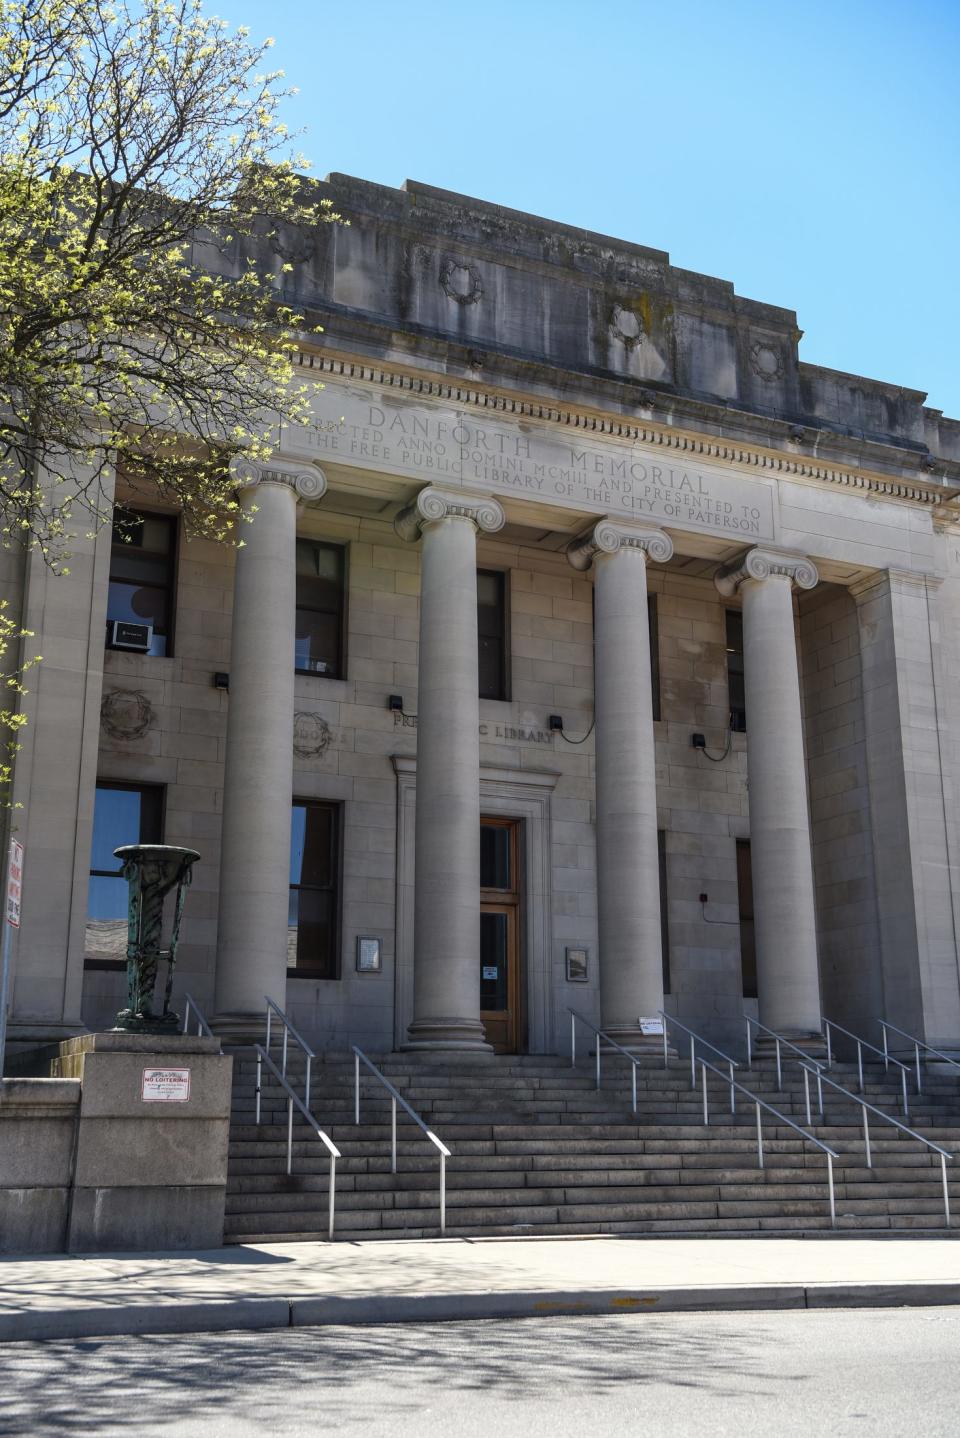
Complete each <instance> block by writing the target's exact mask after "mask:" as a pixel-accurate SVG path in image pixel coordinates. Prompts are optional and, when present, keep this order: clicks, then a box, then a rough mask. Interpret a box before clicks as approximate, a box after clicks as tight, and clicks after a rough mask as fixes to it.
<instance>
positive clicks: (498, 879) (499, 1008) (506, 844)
mask: <svg viewBox="0 0 960 1438" xmlns="http://www.w3.org/2000/svg"><path fill="white" fill-rule="evenodd" d="M520 915H521V872H520V821H519V820H518V819H499V818H492V817H482V818H481V820H480V1018H481V1021H482V1023H483V1027H484V1032H485V1035H486V1039H487V1043H488V1044H492V1045H493V1048H494V1050H495V1051H496V1052H497V1053H499V1054H515V1053H520V1052H521V1051H522V1049H523V1047H524V1045H525V1032H524V1030H525V1016H524V1002H523V999H524V985H523V972H522V969H523V957H522V944H521V922H520Z"/></svg>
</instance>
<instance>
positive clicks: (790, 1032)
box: [751, 1029, 827, 1059]
mask: <svg viewBox="0 0 960 1438" xmlns="http://www.w3.org/2000/svg"><path fill="white" fill-rule="evenodd" d="M777 1033H778V1034H779V1035H780V1037H781V1038H782V1039H785V1040H786V1041H787V1042H788V1043H791V1044H796V1046H797V1048H798V1049H803V1052H804V1053H805V1054H808V1055H809V1056H810V1058H812V1059H819V1058H825V1057H826V1052H827V1045H826V1041H825V1039H824V1037H823V1034H821V1033H816V1032H812V1031H811V1030H810V1029H778V1030H777ZM751 1046H752V1049H753V1052H754V1053H755V1054H756V1055H757V1057H758V1058H764V1059H766V1058H773V1056H774V1054H775V1053H776V1050H777V1041H776V1039H772V1038H771V1037H770V1035H769V1034H756V1033H755V1034H754V1035H753V1038H752V1043H751ZM780 1053H781V1055H782V1056H783V1057H784V1058H789V1057H790V1053H791V1050H790V1049H788V1048H784V1047H783V1046H782V1045H781V1049H780ZM794 1057H796V1055H794Z"/></svg>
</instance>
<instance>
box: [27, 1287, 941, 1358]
mask: <svg viewBox="0 0 960 1438" xmlns="http://www.w3.org/2000/svg"><path fill="white" fill-rule="evenodd" d="M933 1304H945V1305H948V1304H960V1282H956V1281H955V1280H946V1281H944V1282H942V1283H938V1282H932V1283H931V1282H928V1281H927V1282H922V1283H830V1284H813V1285H809V1286H806V1285H803V1284H767V1285H753V1286H749V1285H743V1284H741V1285H727V1286H714V1287H706V1286H705V1287H697V1288H694V1287H688V1288H661V1289H646V1290H644V1289H623V1290H615V1289H600V1290H597V1291H595V1292H583V1291H579V1292H578V1291H564V1290H557V1291H547V1290H531V1291H528V1292H522V1293H450V1294H444V1293H425V1294H378V1295H364V1296H363V1297H358V1298H341V1297H337V1296H324V1297H318V1298H293V1299H289V1298H236V1299H227V1300H216V1299H212V1300H209V1301H207V1302H203V1301H200V1302H196V1301H190V1302H184V1303H177V1302H176V1301H175V1300H170V1299H167V1300H166V1301H164V1302H158V1303H142V1304H125V1305H123V1306H117V1307H116V1308H106V1307H99V1306H98V1307H93V1306H91V1307H84V1308H72V1309H67V1310H55V1311H46V1312H40V1311H33V1312H30V1311H24V1312H19V1313H18V1312H14V1311H12V1310H10V1309H8V1310H7V1311H6V1312H0V1343H2V1342H6V1343H18V1342H19V1343H23V1342H34V1341H38V1340H49V1339H79V1338H109V1337H123V1336H133V1335H136V1334H147V1333H157V1334H160V1333H223V1332H230V1331H238V1330H246V1331H253V1330H257V1329H273V1328H291V1327H293V1328H301V1327H303V1328H306V1327H324V1326H330V1325H333V1324H351V1325H358V1324H381V1323H452V1322H457V1321H458V1320H468V1319H496V1318H504V1319H507V1318H552V1317H588V1316H601V1315H605V1316H608V1317H609V1316H610V1315H615V1314H631V1315H637V1316H642V1315H644V1314H648V1313H654V1314H656V1313H720V1312H737V1311H740V1312H745V1311H753V1312H757V1311H763V1310H767V1311H770V1310H777V1311H779V1310H794V1311H796V1310H799V1309H822V1308H896V1307H904V1308H906V1307H929V1306H931V1305H933Z"/></svg>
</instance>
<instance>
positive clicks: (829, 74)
mask: <svg viewBox="0 0 960 1438" xmlns="http://www.w3.org/2000/svg"><path fill="white" fill-rule="evenodd" d="M206 8H207V10H208V11H209V12H211V13H214V12H215V13H219V14H222V15H223V16H224V17H225V18H226V19H228V20H230V21H231V22H234V23H236V24H246V25H249V26H250V27H251V30H252V32H253V35H254V36H258V37H259V36H266V35H271V36H273V37H274V39H275V41H276V47H275V50H274V55H275V57H276V63H277V64H278V65H280V66H282V67H283V69H284V70H285V71H286V73H287V78H288V82H289V83H290V84H293V85H297V86H298V87H299V90H300V93H299V95H298V96H297V97H296V98H295V99H294V100H292V101H290V102H289V105H288V107H287V115H288V119H289V121H290V123H291V125H293V126H296V127H302V128H303V129H304V130H305V132H306V133H305V134H304V135H303V136H302V137H301V138H300V140H299V142H298V143H299V145H300V147H301V149H302V150H303V152H304V153H305V155H306V156H307V157H308V158H309V160H310V161H311V168H312V173H314V174H317V175H320V176H323V175H325V174H327V173H328V172H329V171H332V170H339V171H343V172H346V173H347V174H354V175H359V176H361V177H363V178H365V179H369V180H376V181H379V182H381V183H383V184H388V185H400V184H402V182H403V180H404V179H405V178H406V177H408V176H409V177H410V178H412V179H416V180H421V181H424V182H426V183H428V184H433V185H439V186H441V187H444V188H446V189H452V190H458V191H460V192H462V193H464V194H467V195H474V196H477V197H479V198H482V199H485V200H491V201H495V202H497V203H500V204H504V205H509V206H511V207H513V208H516V209H521V210H528V211H531V212H533V213H535V214H539V215H544V216H547V217H549V218H551V219H556V220H562V221H565V222H567V223H570V224H575V225H582V226H584V227H586V228H588V229H592V230H598V231H601V232H604V233H607V234H610V235H613V236H617V237H619V238H622V239H628V240H632V241H635V242H636V243H638V244H644V245H650V246H652V247H654V248H656V249H663V250H668V251H669V252H670V255H671V258H672V259H673V262H674V263H675V264H677V265H681V266H684V267H686V268H688V269H693V270H699V271H702V272H705V273H707V274H712V275H718V276H721V277H722V278H723V279H727V280H731V281H732V282H733V283H734V285H735V287H736V290H737V292H738V293H739V294H742V295H747V296H749V297H751V298H753V299H757V300H763V301H766V302H767V303H770V304H777V305H783V306H784V307H786V308H788V309H794V310H796V312H797V317H798V322H799V324H800V327H801V329H803V330H804V332H805V333H804V338H803V340H802V341H801V346H800V355H801V358H802V359H804V360H807V361H809V362H810V363H814V364H822V365H828V366H830V367H831V368H834V369H839V370H848V371H852V372H854V373H858V374H864V375H868V376H871V377H872V378H876V379H882V380H886V381H889V382H891V383H895V384H902V385H906V386H908V387H910V388H913V389H919V390H926V391H928V392H929V400H928V403H929V404H931V405H933V406H934V407H936V408H939V409H943V410H944V411H945V412H946V413H947V414H950V415H953V416H955V417H960V359H958V349H960V345H958V340H960V242H958V231H960V154H958V151H960V145H958V140H960V81H958V75H960V0H899V3H893V0H870V3H866V0H863V3H860V0H835V3H832V4H830V3H823V0H794V3H793V4H791V5H785V4H783V3H782V0H781V3H780V4H779V5H778V4H775V3H768V4H760V3H754V0H716V3H708V0H687V3H684V4H676V3H674V4H670V3H663V0H657V3H651V0H633V3H628V0H594V3H592V4H588V3H583V0H581V3H572V0H551V3H547V0H513V3H512V4H511V3H508V0H483V3H482V4H480V5H466V4H447V3H439V0H393V3H387V0H366V3H360V4H353V5H350V4H344V3H343V0H340V3H337V4H336V5H327V4H324V3H317V0H306V3H304V0H300V3H296V4H295V3H293V0H271V3H265V0H218V3H217V4H216V5H214V4H213V3H212V0H208V3H207V7H206Z"/></svg>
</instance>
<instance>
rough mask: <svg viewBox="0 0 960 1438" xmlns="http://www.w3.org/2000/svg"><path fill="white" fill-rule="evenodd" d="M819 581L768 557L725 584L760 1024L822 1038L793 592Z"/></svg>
mask: <svg viewBox="0 0 960 1438" xmlns="http://www.w3.org/2000/svg"><path fill="white" fill-rule="evenodd" d="M818 578H819V575H818V574H817V570H816V566H815V565H814V564H812V563H811V561H810V560H809V559H807V558H806V556H805V555H802V554H789V553H783V552H778V551H776V550H768V549H751V550H750V551H749V553H748V554H746V555H744V557H743V558H742V559H740V560H738V561H737V562H736V563H735V564H733V565H731V566H730V567H729V568H727V569H726V570H724V571H722V572H721V573H720V574H718V575H717V580H716V583H717V588H718V589H719V590H720V593H721V594H723V595H726V596H729V595H731V594H734V593H737V592H739V594H740V597H741V601H742V603H743V668H744V680H745V686H746V709H747V775H748V784H749V798H750V854H751V863H752V866H753V907H754V923H755V930H756V942H757V992H758V994H759V1000H760V1022H761V1023H763V1024H766V1025H767V1026H768V1028H772V1029H776V1030H777V1031H778V1032H780V1033H785V1034H788V1035H792V1036H794V1037H795V1036H798V1035H799V1036H800V1037H809V1036H810V1035H817V1036H819V1034H820V979H819V972H818V967H817V921H816V910H815V907H814V891H813V864H812V859H811V854H810V817H809V813H808V809H807V770H806V760H805V757H804V751H803V723H802V714H801V708H800V678H799V672H798V668H797V645H796V635H795V632H794V623H793V589H794V585H796V586H797V587H798V588H799V589H813V587H814V585H815V584H816V583H817V580H818Z"/></svg>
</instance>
